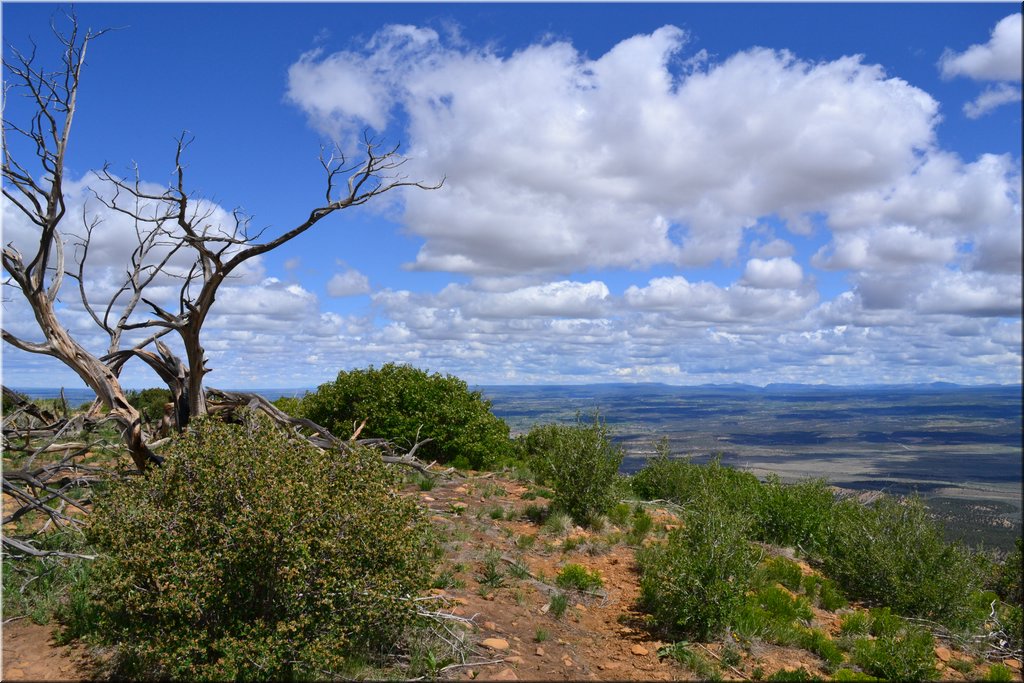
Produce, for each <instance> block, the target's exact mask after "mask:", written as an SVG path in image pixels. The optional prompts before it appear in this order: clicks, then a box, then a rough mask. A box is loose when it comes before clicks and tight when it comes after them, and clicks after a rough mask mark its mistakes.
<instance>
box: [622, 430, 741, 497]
mask: <svg viewBox="0 0 1024 683" xmlns="http://www.w3.org/2000/svg"><path fill="white" fill-rule="evenodd" d="M657 448H658V455H657V457H654V458H651V459H650V460H648V462H647V464H646V465H645V466H644V468H643V469H642V470H640V471H639V472H637V473H636V474H634V475H633V477H632V478H631V484H632V486H633V491H634V493H636V495H637V496H639V497H640V498H643V499H645V500H655V499H663V500H669V501H672V502H673V503H677V504H679V505H684V506H686V505H688V504H689V503H690V502H691V501H693V500H695V499H703V498H705V497H711V498H714V499H715V500H717V501H719V503H721V504H722V505H724V506H725V507H726V508H728V509H729V510H732V511H733V512H740V513H742V514H744V515H753V514H754V511H755V509H756V504H757V500H758V498H759V496H760V488H761V482H759V481H758V480H757V477H755V476H754V475H753V474H750V473H749V472H741V471H739V470H734V469H733V468H731V467H726V466H724V465H722V463H721V458H720V457H715V458H714V459H712V460H711V462H709V463H708V464H707V465H695V464H693V463H692V462H690V460H689V458H683V459H673V458H670V457H669V451H668V445H667V442H666V441H662V442H661V443H660V444H658V447H657Z"/></svg>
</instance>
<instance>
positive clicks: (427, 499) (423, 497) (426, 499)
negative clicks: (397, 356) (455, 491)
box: [422, 496, 434, 503]
mask: <svg viewBox="0 0 1024 683" xmlns="http://www.w3.org/2000/svg"><path fill="white" fill-rule="evenodd" d="M422 499H423V500H425V501H426V502H428V503H433V502H434V499H433V498H431V497H430V496H422Z"/></svg>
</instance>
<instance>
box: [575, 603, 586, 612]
mask: <svg viewBox="0 0 1024 683" xmlns="http://www.w3.org/2000/svg"><path fill="white" fill-rule="evenodd" d="M576 609H578V610H579V611H580V612H586V611H587V607H586V605H584V604H583V603H582V602H577V603H576Z"/></svg>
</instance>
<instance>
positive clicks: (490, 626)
mask: <svg viewBox="0 0 1024 683" xmlns="http://www.w3.org/2000/svg"><path fill="white" fill-rule="evenodd" d="M484 628H485V629H487V630H488V631H497V630H498V625H497V624H495V623H494V622H493V621H485V622H484Z"/></svg>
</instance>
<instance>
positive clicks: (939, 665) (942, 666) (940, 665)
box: [935, 662, 946, 671]
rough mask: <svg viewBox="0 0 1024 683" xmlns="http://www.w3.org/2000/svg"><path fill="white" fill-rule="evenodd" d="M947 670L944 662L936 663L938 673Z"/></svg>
mask: <svg viewBox="0 0 1024 683" xmlns="http://www.w3.org/2000/svg"><path fill="white" fill-rule="evenodd" d="M945 668H946V665H945V664H944V663H942V662H935V670H936V671H942V670H943V669H945Z"/></svg>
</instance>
